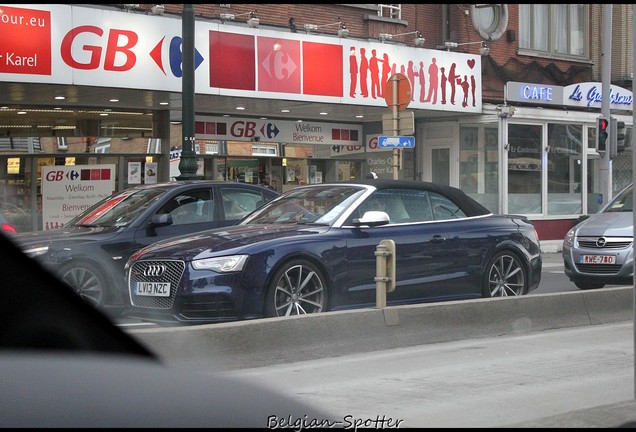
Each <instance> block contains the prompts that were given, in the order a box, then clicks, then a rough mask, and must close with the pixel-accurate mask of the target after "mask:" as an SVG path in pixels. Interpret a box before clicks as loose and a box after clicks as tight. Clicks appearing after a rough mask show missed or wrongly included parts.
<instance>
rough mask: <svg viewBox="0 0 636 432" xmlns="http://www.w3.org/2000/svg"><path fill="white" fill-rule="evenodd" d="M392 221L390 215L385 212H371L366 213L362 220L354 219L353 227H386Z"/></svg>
mask: <svg viewBox="0 0 636 432" xmlns="http://www.w3.org/2000/svg"><path fill="white" fill-rule="evenodd" d="M390 221H391V219H390V218H389V215H388V214H387V213H386V212H383V211H375V210H371V211H368V212H365V213H364V214H363V215H362V217H361V218H357V219H353V221H352V222H353V225H355V226H362V225H367V226H380V225H386V224H388V223H389V222H390Z"/></svg>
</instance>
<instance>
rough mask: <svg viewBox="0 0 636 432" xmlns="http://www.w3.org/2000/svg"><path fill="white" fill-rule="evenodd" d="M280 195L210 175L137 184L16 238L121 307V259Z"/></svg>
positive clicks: (57, 270)
mask: <svg viewBox="0 0 636 432" xmlns="http://www.w3.org/2000/svg"><path fill="white" fill-rule="evenodd" d="M276 196H278V193H277V192H275V191H273V190H271V189H268V188H265V187H263V186H258V185H254V184H245V183H236V182H225V181H213V180H192V181H179V182H168V183H155V184H146V185H139V186H135V187H131V188H129V189H126V190H124V191H122V192H119V193H117V194H113V195H111V196H109V197H107V198H105V199H103V200H102V201H100V202H98V203H97V204H95V205H94V206H92V207H90V208H89V209H87V210H86V211H84V212H82V213H80V214H79V215H77V216H76V217H75V218H73V219H72V220H70V221H69V222H68V223H67V224H66V225H65V226H64V227H63V228H60V229H55V230H48V231H34V232H25V233H20V234H14V235H12V236H11V239H12V240H14V241H15V243H17V244H18V245H19V247H20V248H21V249H22V251H23V252H24V253H26V254H27V255H28V256H30V257H32V258H35V259H37V260H38V261H40V262H41V263H42V264H44V265H45V266H46V267H47V268H49V269H50V270H51V271H53V272H54V274H56V275H57V276H58V277H59V278H60V279H61V280H62V281H64V282H65V283H67V284H68V285H69V286H71V287H72V288H73V289H74V290H75V292H76V293H77V294H78V295H79V296H80V297H81V298H83V299H84V300H86V301H87V302H88V303H89V304H92V305H93V306H95V307H98V308H101V309H104V310H108V311H113V312H119V311H121V309H122V308H123V307H124V306H125V304H126V303H127V301H128V295H127V294H126V292H127V290H126V283H125V279H124V265H125V264H126V262H127V261H128V259H129V258H130V256H131V255H132V254H133V253H134V252H136V251H137V250H139V249H141V248H142V247H144V246H148V245H149V244H151V243H153V242H156V241H158V240H163V239H167V238H171V237H175V236H178V235H186V234H192V233H194V232H196V231H201V230H205V229H210V228H217V227H223V226H228V225H232V224H235V223H236V222H238V221H239V220H241V219H242V218H243V217H244V216H245V215H246V214H248V213H250V212H251V211H252V210H254V209H255V208H257V207H258V206H260V205H261V204H263V203H264V202H266V201H268V200H270V199H272V198H274V197H276Z"/></svg>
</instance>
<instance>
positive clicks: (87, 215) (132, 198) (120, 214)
mask: <svg viewBox="0 0 636 432" xmlns="http://www.w3.org/2000/svg"><path fill="white" fill-rule="evenodd" d="M164 193H165V191H164V190H163V189H142V190H133V191H125V192H122V193H120V194H118V195H113V196H110V197H108V198H105V199H103V200H102V201H100V202H98V203H97V204H95V205H94V206H92V207H91V208H89V209H88V210H86V211H84V212H83V213H80V214H79V215H77V216H76V217H74V218H73V219H72V220H71V221H70V222H69V223H68V224H67V225H76V226H101V227H112V226H117V227H123V226H126V225H128V224H129V223H131V222H132V221H134V220H135V219H137V217H138V216H139V215H140V214H141V213H142V212H143V211H144V210H146V209H147V208H148V206H149V205H150V204H151V203H153V202H154V201H155V200H157V199H158V198H159V197H160V196H161V195H163V194H164Z"/></svg>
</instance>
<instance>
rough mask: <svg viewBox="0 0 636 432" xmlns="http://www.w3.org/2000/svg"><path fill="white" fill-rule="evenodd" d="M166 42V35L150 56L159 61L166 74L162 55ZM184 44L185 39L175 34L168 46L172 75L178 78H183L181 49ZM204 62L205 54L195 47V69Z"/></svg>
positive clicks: (158, 64)
mask: <svg viewBox="0 0 636 432" xmlns="http://www.w3.org/2000/svg"><path fill="white" fill-rule="evenodd" d="M164 43H165V37H163V38H161V40H160V41H159V43H158V44H157V45H156V46H155V47H154V48H153V49H152V51H150V57H152V59H153V60H154V61H155V63H157V66H159V69H161V72H163V73H164V75H165V74H166V71H165V70H164V67H163V57H162V55H161V53H162V51H163V46H164ZM182 46H183V39H182V38H181V37H179V36H175V37H173V38H172V39H171V40H170V45H169V47H168V63H169V64H170V71H171V72H172V75H174V76H175V77H177V78H181V77H182V76H183V68H182V66H181V65H182V64H183V52H182V50H181V48H182ZM202 62H203V56H202V55H201V53H200V52H199V51H198V50H197V49H196V48H195V49H194V69H195V70H196V68H197V67H199V65H200V64H201V63H202Z"/></svg>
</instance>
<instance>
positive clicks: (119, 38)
mask: <svg viewBox="0 0 636 432" xmlns="http://www.w3.org/2000/svg"><path fill="white" fill-rule="evenodd" d="M86 33H89V34H93V35H96V36H99V37H100V38H101V37H102V36H103V35H104V31H103V30H102V29H100V28H99V27H95V26H88V25H87V26H79V27H76V28H74V29H72V30H71V31H70V32H68V33H67V34H66V35H65V36H64V38H63V39H62V44H61V47H60V51H61V53H60V54H61V56H62V60H63V61H64V63H66V64H67V65H69V66H70V67H72V68H75V69H83V70H95V69H97V68H98V67H99V64H100V61H101V57H102V50H103V47H102V46H100V45H97V44H94V45H89V44H84V45H82V50H83V51H86V52H88V53H90V56H89V60H88V61H87V62H84V63H82V62H79V61H77V60H76V59H75V58H73V44H74V43H75V40H76V38H78V37H80V36H82V35H84V34H86ZM138 41H139V37H138V36H137V34H136V33H135V32H132V31H127V30H110V32H109V34H108V42H107V45H106V54H105V58H104V70H107V71H115V72H125V71H128V70H130V69H132V68H133V67H134V66H135V63H136V62H137V56H136V55H135V53H134V52H132V50H131V48H132V47H134V46H135V45H136V44H137V42H138ZM116 59H117V60H119V62H120V63H121V65H119V66H118V65H116V64H115V60H116ZM122 62H123V63H122Z"/></svg>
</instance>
